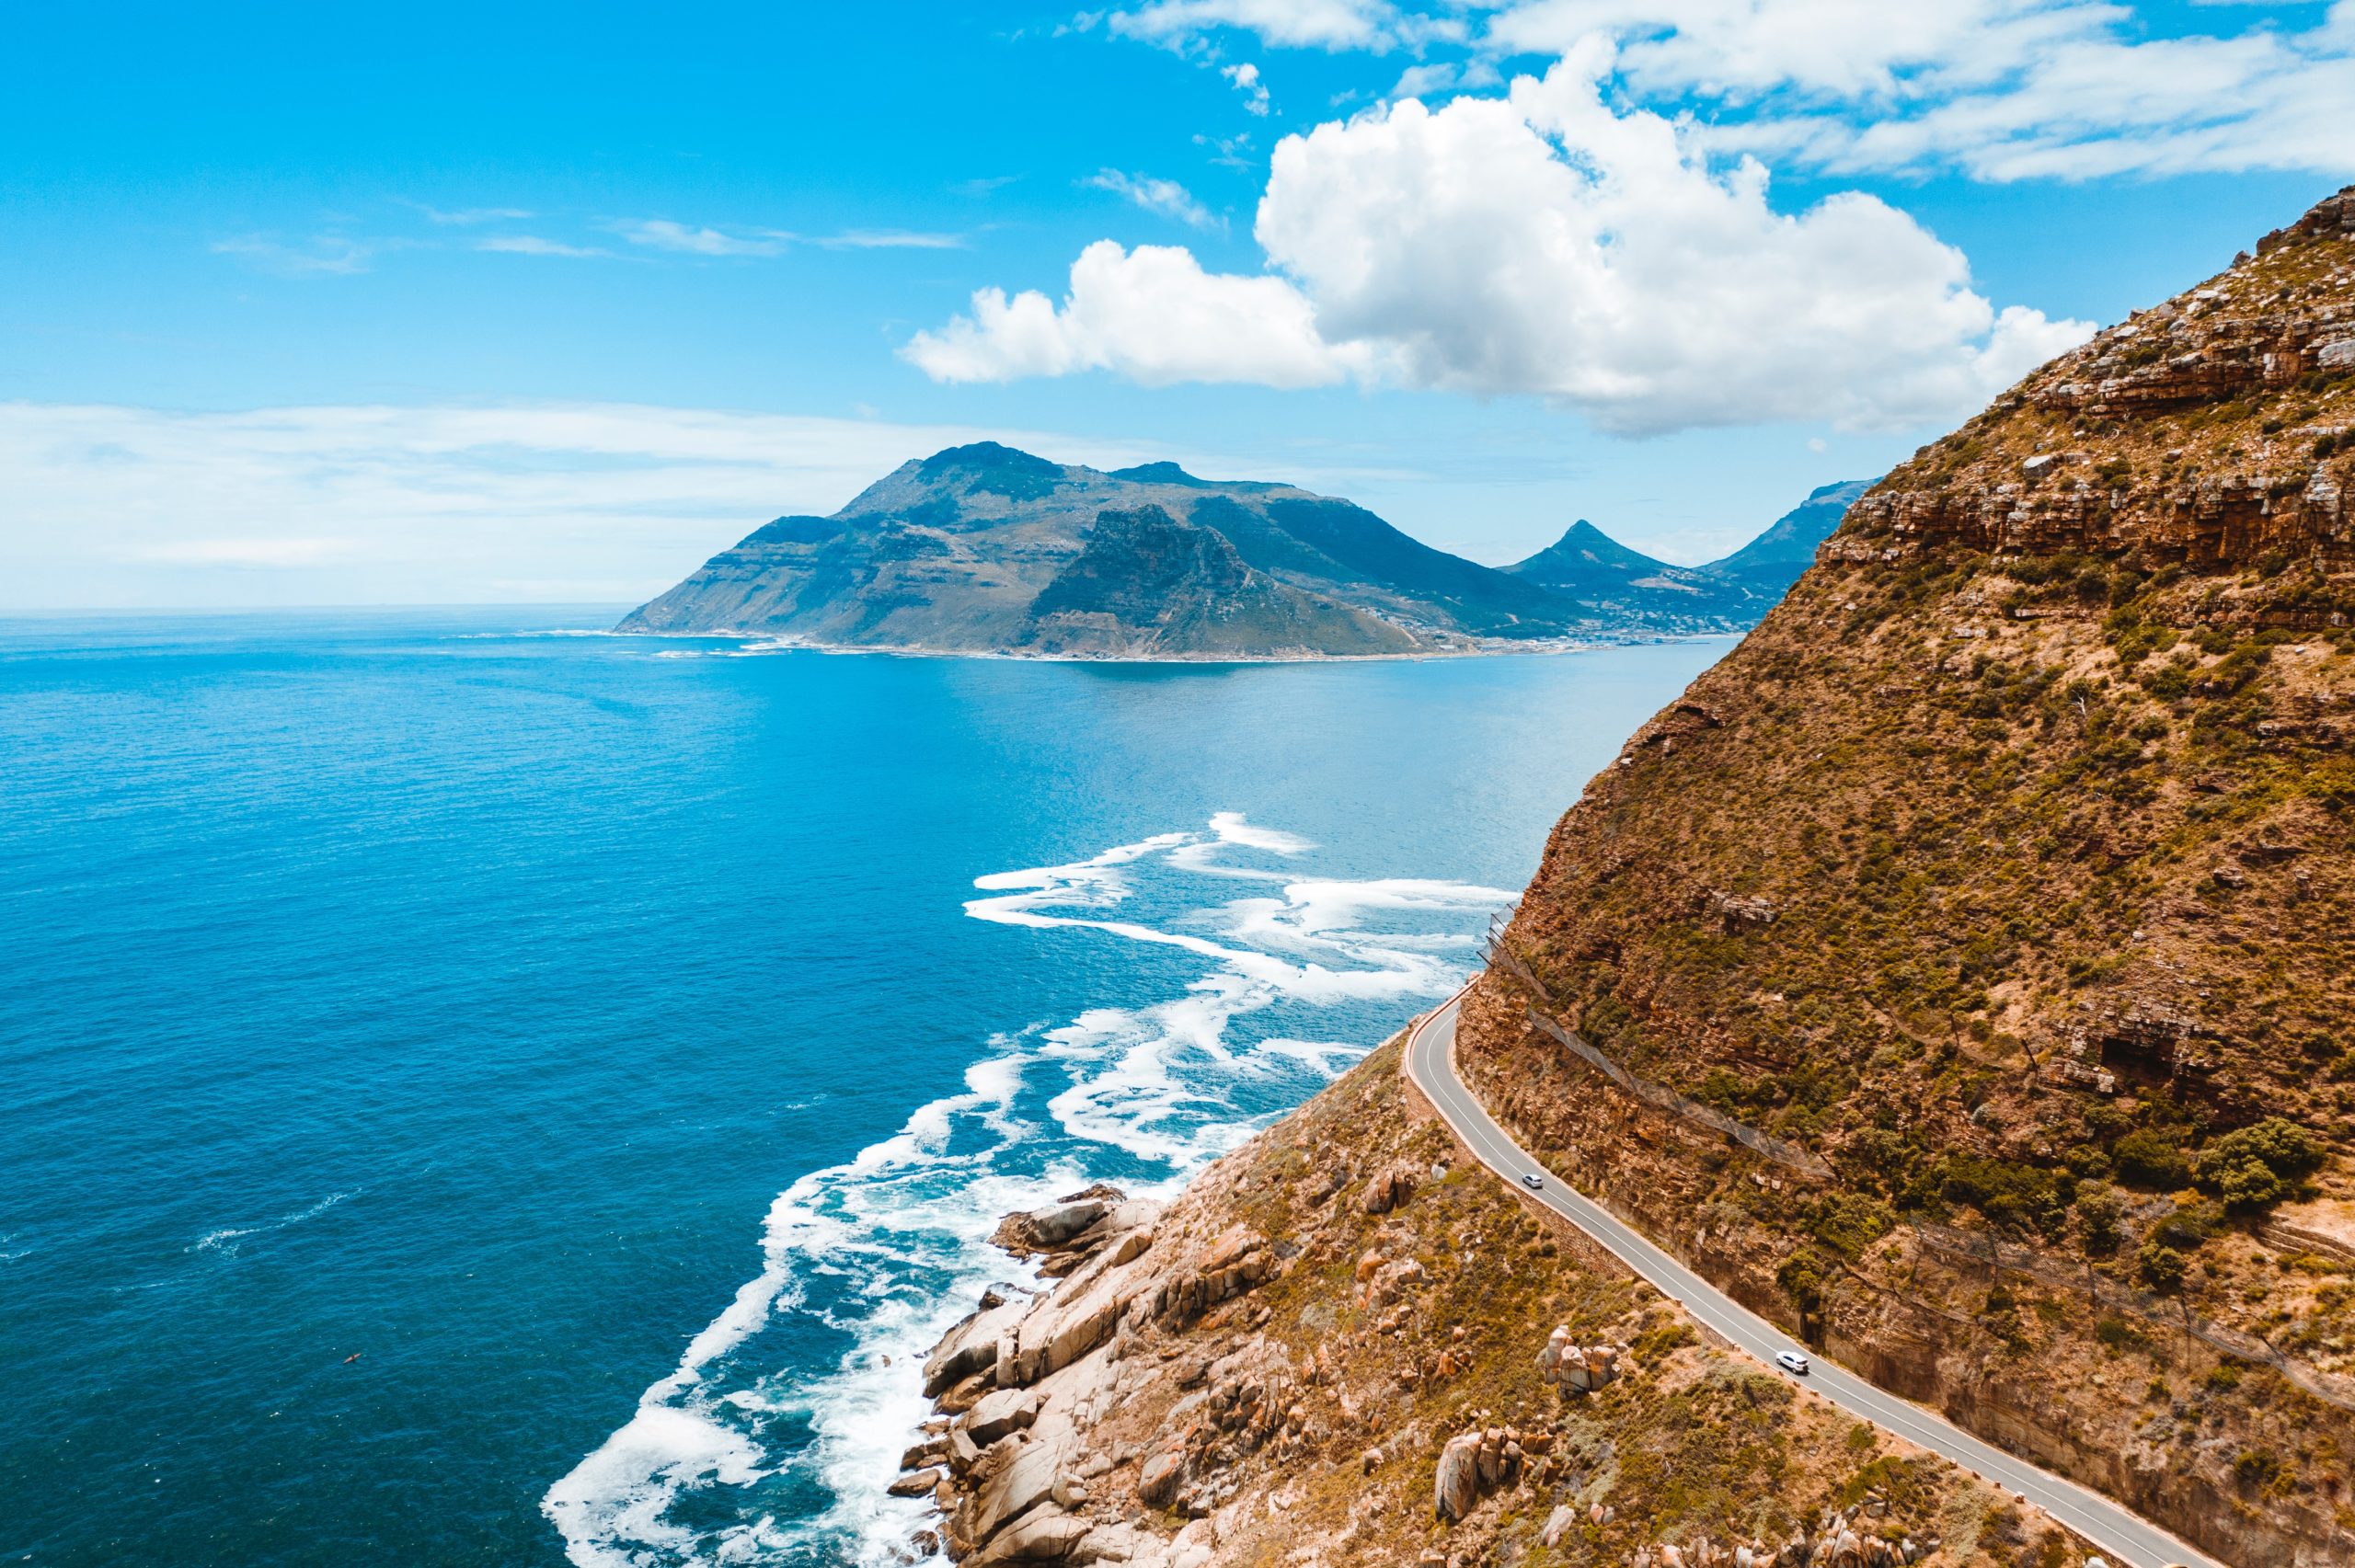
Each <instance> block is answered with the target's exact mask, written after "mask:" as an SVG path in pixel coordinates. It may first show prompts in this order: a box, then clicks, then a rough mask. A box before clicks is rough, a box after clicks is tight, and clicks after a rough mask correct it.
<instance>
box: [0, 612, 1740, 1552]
mask: <svg viewBox="0 0 2355 1568" xmlns="http://www.w3.org/2000/svg"><path fill="white" fill-rule="evenodd" d="M613 613H614V612H612V611H610V610H604V609H596V610H588V609H584V610H578V611H560V612H552V611H546V610H534V611H529V612H515V611H505V612H496V611H467V612H432V613H423V612H419V613H399V614H393V613H369V614H359V613H353V614H336V613H330V612H320V613H315V614H306V615H285V616H268V617H264V616H213V617H185V618H173V619H155V618H144V619H142V618H131V617H113V616H109V617H91V618H41V619H23V620H16V621H7V622H0V1082H5V1085H6V1092H5V1093H0V1370H5V1372H6V1378H7V1381H8V1388H7V1391H6V1399H5V1401H0V1503H5V1505H6V1506H5V1507H0V1561H9V1562H38V1563H54V1564H117V1563H143V1564H172V1565H176V1568H178V1565H200V1564H213V1563H224V1564H226V1563H236V1564H270V1565H279V1564H287V1565H292V1564H312V1563H338V1564H361V1563H386V1564H402V1565H408V1568H414V1565H424V1564H442V1563H469V1564H472V1563H481V1564H491V1563H499V1564H509V1563H522V1564H534V1563H537V1564H557V1563H561V1562H564V1561H565V1560H566V1559H567V1557H568V1556H569V1558H570V1559H571V1560H572V1561H574V1562H579V1563H582V1564H623V1563H645V1564H670V1563H687V1562H705V1563H721V1562H727V1563H775V1564H797V1565H798V1564H833V1563H844V1564H850V1563H870V1562H873V1563H880V1562H890V1561H893V1559H894V1553H895V1551H897V1549H898V1548H899V1547H900V1545H901V1543H902V1542H904V1541H905V1539H907V1537H908V1535H909V1533H910V1531H911V1530H912V1529H913V1528H914V1525H915V1524H916V1522H917V1519H918V1509H917V1507H916V1505H913V1504H907V1503H902V1502H899V1501H895V1500H890V1499H887V1498H885V1497H884V1496H883V1494H882V1488H883V1486H884V1484H885V1483H886V1482H888V1481H889V1480H890V1477H891V1470H892V1465H893V1461H894V1460H895V1459H896V1457H897V1455H898V1453H899V1451H900V1449H901V1448H902V1446H903V1445H904V1444H905V1442H906V1441H907V1438H908V1436H909V1432H910V1429H911V1428H912V1427H913V1425H914V1424H915V1422H916V1421H917V1420H919V1419H920V1418H921V1417H922V1415H923V1414H924V1413H925V1409H924V1404H923V1402H922V1400H921V1399H920V1398H919V1396H918V1391H917V1386H916V1384H917V1376H918V1373H917V1368H916V1364H915V1363H916V1360H917V1359H918V1353H919V1352H920V1351H921V1350H922V1348H923V1347H924V1346H925V1345H926V1344H928V1343H929V1342H930V1340H931V1339H932V1338H933V1337H934V1336H935V1335H936V1333H938V1331H939V1329H940V1328H941V1327H943V1326H945V1325H946V1324H947V1323H948V1322H950V1321H953V1320H954V1319H955V1318H957V1317H959V1316H960V1315H962V1313H963V1312H964V1311H966V1310H969V1308H970V1307H971V1299H972V1298H973V1296H974V1294H975V1293H976V1292H977V1291H978V1290H979V1288H981V1287H982V1285H983V1284H984V1283H985V1282H987V1281H989V1280H992V1279H997V1278H1006V1277H1015V1276H1017V1274H1016V1271H1015V1269H1014V1268H1013V1266H1012V1265H1010V1264H1009V1263H1008V1262H1007V1260H1005V1258H1004V1257H1003V1256H1002V1255H999V1254H996V1253H992V1252H991V1251H990V1250H989V1249H987V1247H986V1246H985V1245H984V1244H983V1242H982V1238H983V1237H985V1236H986V1234H987V1233H988V1231H989V1230H990V1229H991V1227H992V1225H993V1224H994V1220H995V1219H996V1217H997V1215H998V1214H1000V1213H1001V1212H1003V1211H1004V1210H1005V1209H1008V1208H1011V1207H1017V1206H1023V1205H1029V1204H1033V1203H1036V1202H1038V1201H1040V1199H1042V1198H1043V1197H1046V1196H1051V1195H1053V1194H1055V1193H1058V1192H1063V1191H1067V1190H1069V1189H1071V1188H1073V1187H1076V1186H1079V1185H1085V1184H1086V1183H1088V1182H1091V1181H1096V1180H1109V1181H1114V1182H1118V1183H1120V1184H1122V1185H1127V1186H1129V1187H1131V1188H1132V1189H1138V1190H1146V1189H1162V1188H1168V1187H1171V1186H1173V1185H1175V1184H1176V1182H1177V1181H1178V1180H1179V1179H1180V1178H1182V1176H1183V1174H1184V1173H1186V1172H1187V1171H1188V1170H1189V1169H1191V1168H1193V1167H1194V1166H1196V1165H1198V1164H1199V1163H1200V1162H1201V1161H1203V1160H1205V1159H1207V1158H1209V1157H1211V1156H1212V1155H1214V1154H1215V1153H1216V1152H1217V1151H1218V1150H1221V1149H1223V1148H1225V1147H1228V1146H1230V1145H1232V1144H1233V1143H1234V1142H1235V1141H1237V1140H1238V1139H1241V1138H1242V1137H1245V1136H1247V1134H1248V1133H1249V1132H1250V1131H1251V1130H1252V1129H1253V1128H1255V1127H1258V1126H1260V1125H1264V1123H1265V1121H1266V1120H1267V1119H1268V1118H1269V1117H1271V1116H1274V1115H1277V1114H1279V1113H1280V1112H1281V1111H1282V1110H1283V1109H1284V1108H1286V1107H1288V1106H1290V1105H1292V1104H1296V1103H1297V1102H1299V1101H1300V1100H1301V1099H1302V1098H1304V1097H1305V1096H1306V1095H1308V1094H1309V1093H1314V1092H1315V1089H1316V1088H1317V1087H1318V1085H1320V1084H1321V1083H1323V1082H1326V1081H1327V1079H1328V1078H1329V1076H1330V1075H1331V1074H1333V1073H1334V1072H1336V1071H1338V1070H1341V1069H1342V1068H1344V1067H1346V1066H1347V1065H1348V1063H1349V1062H1350V1060H1352V1059H1354V1058H1355V1057H1356V1056H1357V1055H1359V1054H1361V1052H1362V1051H1363V1050H1365V1049H1366V1048H1367V1047H1370V1046H1372V1045H1373V1044H1375V1043H1378V1042H1379V1041H1380V1040H1381V1039H1382V1038H1383V1037H1384V1036H1385V1035H1387V1034H1388V1033H1389V1032H1390V1031H1391V1030H1392V1029H1394V1028H1395V1027H1396V1025H1397V1024H1398V1023H1399V1022H1400V1021H1402V1020H1403V1019H1404V1018H1406V1017H1407V1015H1408V1014H1410V1013H1413V1012H1415V1011H1417V1010H1419V1008H1420V1007H1422V1006H1424V1005H1426V1004H1427V1003H1428V1002H1429V1001H1430V1000H1432V999H1433V998H1434V997H1436V996H1438V995H1440V994H1442V992H1443V991H1444V990H1447V989H1449V987H1450V986H1451V985H1452V984H1453V982H1454V980H1455V979H1457V978H1458V977H1460V975H1461V974H1462V973H1463V972H1464V971H1465V967H1466V965H1467V964H1468V963H1469V961H1470V960H1471V957H1472V955H1473V952H1474V948H1475V944H1476V940H1477V938H1478V936H1479V934H1480V933H1481V932H1482V931H1483V929H1484V928H1485V926H1486V924H1487V922H1488V919H1489V917H1490V916H1491V915H1492V914H1494V913H1496V912H1498V911H1499V910H1501V909H1502V908H1503V907H1504V905H1505V902H1506V900H1507V898H1508V896H1509V895H1508V892H1507V890H1509V889H1513V888H1517V887H1519V886H1520V885H1521V884H1522V882H1523V881H1524V880H1525V878H1526V877H1527V876H1528V874H1529V872H1530V871H1531V870H1532V869H1533V867H1534V864H1535V863H1536V859H1537V855H1538V853H1539V851H1540V849H1541V848H1542V846H1543V843H1544V840H1545V832H1546V830H1547V829H1548V828H1549V827H1550V825H1551V824H1552V822H1553V820H1554V818H1556V817H1557V815H1558V814H1559V812H1560V811H1561V810H1562V808H1563V807H1566V806H1567V805H1568V804H1569V802H1570V801H1572V800H1573V799H1575V798H1576V796H1577V795H1578V793H1579V791H1580V787H1581V786H1582V785H1583V784H1584V783H1585V781H1586V779H1587V778H1588V777H1589V776H1590V775H1591V773H1593V772H1594V771H1595V770H1596V769H1598V768H1600V767H1601V766H1603V765H1604V764H1605V763H1607V762H1608V761H1610V760H1611V758H1612V757H1613V756H1614V755H1615V753H1616V750H1617V748H1618V746H1619V744H1620V742H1621V741H1622V740H1623V739H1624V738H1625V737H1626V735H1627V734H1628V733H1629V732H1630V731H1631V730H1632V729H1633V728H1634V727H1636V726H1637V724H1639V723H1640V722H1641V721H1642V720H1643V719H1644V718H1645V717H1646V716H1647V715H1649V714H1650V713H1651V712H1652V711H1653V710H1654V709H1655V708H1657V707H1658V706H1660V704H1663V703H1664V702H1666V701H1667V700H1668V699H1670V698H1671V697H1672V696H1673V695H1674V694H1675V692H1677V691H1678V690H1679V689H1680V688H1681V687H1682V686H1683V683H1684V682H1685V681H1687V680H1689V679H1690V678H1691V677H1692V676H1693V675H1694V674H1695V673H1697V672H1698V671H1699V670H1701V669H1702V668H1703V667H1705V666H1706V664H1707V663H1708V662H1709V661H1710V660H1712V659H1713V658H1716V657H1717V655H1718V653H1720V652H1721V651H1722V649H1723V647H1724V645H1723V644H1721V643H1715V642H1709V643H1694V644H1683V645H1664V646H1658V647H1635V648H1624V649H1613V650H1604V651H1599V652H1593V653H1585V654H1576V655H1566V656H1559V657H1551V658H1496V659H1478V660H1458V661H1437V662H1428V663H1403V662H1402V663H1384V664H1366V665H1290V666H1256V667H1255V666H1223V667H1166V666H1160V667H1146V666H1091V665H1069V664H1042V663H1032V662H1020V661H1012V660H990V659H920V658H850V657H832V656H827V655H821V654H816V653H808V652H785V651H775V650H769V651H763V650H758V649H751V648H747V647H745V646H744V645H741V644H739V643H735V642H727V641H708V642H704V641H696V642H670V641H663V642H656V641H647V640H637V639H620V638H613V637H606V636H598V635H567V630H566V629H567V628H586V627H593V626H597V625H601V624H607V623H609V622H610V621H611V619H612V618H613Z"/></svg>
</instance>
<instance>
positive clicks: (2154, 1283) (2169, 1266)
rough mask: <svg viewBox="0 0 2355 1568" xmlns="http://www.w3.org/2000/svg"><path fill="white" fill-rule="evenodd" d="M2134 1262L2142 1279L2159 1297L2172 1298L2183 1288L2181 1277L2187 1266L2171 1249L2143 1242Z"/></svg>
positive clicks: (2182, 1258)
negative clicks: (2139, 1270)
mask: <svg viewBox="0 0 2355 1568" xmlns="http://www.w3.org/2000/svg"><path fill="white" fill-rule="evenodd" d="M2134 1261H2135V1264H2136V1265H2137V1266H2139V1267H2140V1268H2141V1269H2142V1278H2143V1279H2144V1280H2145V1281H2146V1282H2148V1283H2149V1285H2150V1287H2151V1288H2152V1289H2154V1290H2156V1291H2157V1292H2159V1293H2160V1294H2161V1295H2163V1296H2172V1295H2174V1294H2175V1293H2176V1292H2177V1291H2178V1290H2180V1289H2182V1288H2183V1276H2184V1274H2185V1273H2186V1271H2187V1270H2188V1267H2189V1265H2188V1264H2186V1262H2185V1261H2184V1256H2183V1254H2182V1253H2179V1252H2177V1251H2176V1250H2175V1249H2174V1248H2173V1247H2168V1246H2162V1245H2161V1244H2160V1243H2159V1242H2143V1243H2142V1251H2141V1252H2140V1253H2137V1254H2136V1256H2135V1260H2134Z"/></svg>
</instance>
